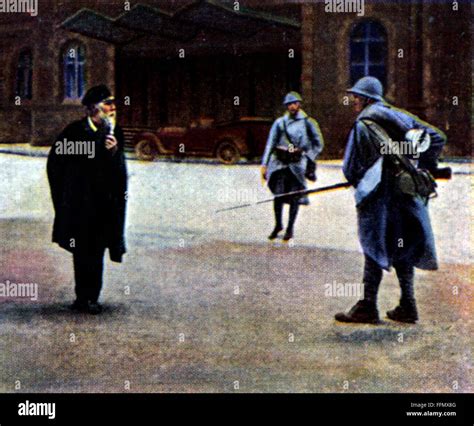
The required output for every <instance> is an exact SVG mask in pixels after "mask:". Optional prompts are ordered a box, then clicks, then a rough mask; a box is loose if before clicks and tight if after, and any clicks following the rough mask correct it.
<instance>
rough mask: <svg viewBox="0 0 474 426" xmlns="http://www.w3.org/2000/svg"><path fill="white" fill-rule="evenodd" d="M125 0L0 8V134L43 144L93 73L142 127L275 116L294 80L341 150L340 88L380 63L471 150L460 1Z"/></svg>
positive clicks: (401, 95) (391, 94)
mask: <svg viewBox="0 0 474 426" xmlns="http://www.w3.org/2000/svg"><path fill="white" fill-rule="evenodd" d="M127 3H128V2H124V1H116V0H107V1H98V0H80V1H61V0H56V1H44V2H42V1H41V0H40V1H39V13H38V15H37V16H28V15H26V14H0V51H1V56H0V142H2V143H5V142H16V143H22V142H28V143H32V144H51V143H52V142H53V141H54V136H55V135H56V134H57V133H58V131H59V130H60V129H61V128H62V127H63V126H64V125H65V124H66V123H68V122H69V121H71V120H73V119H76V118H78V117H80V116H81V115H82V114H83V108H82V106H81V105H80V96H79V95H81V94H82V93H81V92H82V91H84V90H85V89H86V88H87V87H90V86H92V85H95V84H99V83H105V84H107V85H109V86H110V87H111V88H112V89H113V90H115V91H116V94H117V98H118V104H119V105H118V106H119V111H120V115H121V121H122V122H123V124H124V125H125V126H135V127H143V128H157V127H159V126H163V125H181V126H182V125H187V124H189V122H190V121H191V120H193V119H195V118H197V117H201V116H206V117H212V118H215V119H216V120H218V121H222V120H231V119H237V118H239V117H242V116H248V115H256V116H266V117H275V116H277V115H279V114H280V113H281V111H282V106H281V99H282V96H283V95H284V93H285V92H286V91H287V90H300V91H301V92H302V94H303V97H304V100H305V109H306V110H307V111H308V112H309V113H311V114H313V115H314V116H315V117H316V118H317V119H318V121H319V122H320V124H321V127H322V130H323V132H324V135H325V138H326V142H327V144H326V150H325V154H324V155H325V156H326V157H332V158H336V157H340V156H341V155H342V152H343V150H344V145H345V138H346V135H347V132H348V131H349V129H350V126H351V123H352V121H353V118H354V113H353V112H352V110H351V108H350V106H349V105H347V102H346V101H347V99H346V98H345V89H346V88H347V87H348V86H350V84H351V82H352V81H353V79H354V78H355V77H357V76H359V75H363V74H366V73H377V75H379V76H380V77H381V79H382V80H384V81H385V82H386V87H387V90H386V98H387V100H388V101H390V102H393V103H395V104H396V105H397V106H400V107H403V108H407V109H409V110H410V111H412V112H414V113H416V114H418V115H420V116H421V117H422V118H424V119H427V120H428V121H430V122H432V123H433V124H435V125H437V126H438V127H440V128H441V129H442V130H444V131H446V133H447V134H448V137H449V145H448V147H447V149H446V155H449V156H467V155H470V154H471V120H472V118H471V111H472V110H471V108H472V107H471V94H472V75H471V30H470V17H471V4H470V2H468V1H464V2H463V1H459V2H455V1H454V2H451V1H448V0H446V1H436V0H434V1H429V2H425V1H421V0H411V1H408V0H405V1H401V0H400V1H395V0H393V1H385V2H381V1H377V0H376V1H369V0H366V1H365V2H364V14H363V16H358V14H357V13H354V12H339V13H338V12H328V11H327V9H326V4H325V2H324V1H311V2H306V1H293V2H288V1H286V2H285V1H280V0H259V1H256V0H247V1H240V2H238V6H240V7H242V8H243V9H242V10H239V11H238V12H235V11H233V10H232V9H233V7H235V4H236V2H221V3H217V2H216V1H204V2H202V1H201V2H195V1H172V0H168V1H153V0H149V1H146V0H144V1H140V4H135V3H137V2H132V3H133V4H130V3H129V4H128V6H125V4H127ZM221 4H222V5H223V7H221V6H220V5H221ZM150 7H152V8H153V9H149V8H150ZM84 8H87V9H88V10H89V12H86V13H82V12H83V9H84ZM147 8H148V9H147ZM128 9H131V10H132V12H129V13H128V14H127V11H128ZM81 13H82V14H81ZM241 15H243V16H241ZM141 27H143V28H146V29H147V31H145V32H142V31H141V29H140V28H141ZM180 49H184V52H185V56H184V57H180V56H179V54H180ZM70 52H72V53H73V56H75V57H73V58H68V54H69V53H70ZM81 79H83V81H84V82H83V83H81V81H82V80H81ZM236 97H237V102H236Z"/></svg>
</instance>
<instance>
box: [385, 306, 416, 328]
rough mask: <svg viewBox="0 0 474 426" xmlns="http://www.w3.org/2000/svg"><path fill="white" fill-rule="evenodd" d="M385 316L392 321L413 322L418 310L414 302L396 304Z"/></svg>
mask: <svg viewBox="0 0 474 426" xmlns="http://www.w3.org/2000/svg"><path fill="white" fill-rule="evenodd" d="M387 317H388V318H390V319H391V320H392V321H398V322H407V323H409V324H415V323H416V322H417V321H418V312H417V310H416V305H415V304H410V305H407V306H405V305H398V306H397V307H396V308H395V309H392V310H391V311H387Z"/></svg>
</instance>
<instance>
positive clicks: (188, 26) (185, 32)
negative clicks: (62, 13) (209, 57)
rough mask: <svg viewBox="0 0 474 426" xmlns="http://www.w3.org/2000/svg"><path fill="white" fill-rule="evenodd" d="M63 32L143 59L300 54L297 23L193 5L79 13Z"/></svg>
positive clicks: (250, 12)
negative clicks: (181, 51) (184, 55)
mask: <svg viewBox="0 0 474 426" xmlns="http://www.w3.org/2000/svg"><path fill="white" fill-rule="evenodd" d="M61 27H62V28H64V29H66V30H68V31H71V32H75V33H79V34H82V35H85V36H87V37H91V38H94V39H98V40H102V41H105V42H108V43H112V44H114V45H117V46H118V47H121V50H122V54H125V55H126V54H127V53H128V54H133V55H143V56H155V57H156V56H169V55H176V52H177V49H182V48H183V49H185V50H186V52H187V53H190V54H210V53H213V52H218V53H234V54H237V53H256V52H259V51H265V52H269V51H279V52H281V51H282V49H289V48H293V49H294V50H295V51H299V50H300V23H299V22H297V21H295V20H293V19H288V18H284V17H280V16H275V15H271V14H268V13H263V12H259V11H255V10H250V9H244V8H240V10H238V11H237V10H234V8H233V7H231V6H227V5H223V4H221V3H219V2H216V1H213V0H205V1H197V2H195V3H191V4H189V5H187V6H184V7H182V8H180V9H178V10H177V11H176V12H175V13H169V12H165V11H162V10H160V9H157V8H154V7H151V6H146V5H143V4H137V5H135V6H134V7H133V8H132V9H131V10H130V11H127V12H125V13H123V14H121V15H120V16H118V17H116V18H111V17H108V16H104V15H102V14H99V13H97V12H95V11H92V10H89V9H81V10H80V11H79V12H77V13H76V14H74V15H73V16H71V17H69V18H68V19H66V20H65V21H64V22H63V23H62V24H61Z"/></svg>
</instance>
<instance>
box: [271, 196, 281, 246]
mask: <svg viewBox="0 0 474 426" xmlns="http://www.w3.org/2000/svg"><path fill="white" fill-rule="evenodd" d="M273 211H274V213H275V228H273V231H272V233H271V234H270V235H269V236H268V239H269V240H274V239H275V238H276V237H278V234H279V233H280V231H283V225H282V224H281V223H282V216H283V202H282V201H281V200H275V201H274V202H273Z"/></svg>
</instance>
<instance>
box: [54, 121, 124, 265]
mask: <svg viewBox="0 0 474 426" xmlns="http://www.w3.org/2000/svg"><path fill="white" fill-rule="evenodd" d="M114 135H115V137H116V139H117V142H118V149H117V151H116V152H115V153H114V154H113V153H112V152H111V151H109V150H107V149H106V148H105V136H106V129H103V130H101V129H95V130H94V129H93V127H91V125H90V122H89V121H88V119H87V118H84V119H82V120H79V121H75V122H73V123H71V124H70V125H68V126H67V127H66V128H65V129H64V130H63V132H62V133H61V134H60V135H59V136H58V137H57V139H56V141H55V143H54V144H53V146H52V148H51V150H50V153H49V157H48V163H47V173H48V179H49V184H50V188H51V197H52V200H53V205H54V210H55V218H54V225H53V242H55V243H57V244H59V246H60V247H62V248H64V249H65V250H68V251H70V252H72V253H73V252H75V251H76V250H81V249H83V250H85V251H87V250H91V249H93V248H94V247H101V246H102V247H106V248H108V249H109V253H110V258H111V260H113V261H115V262H121V260H122V255H123V254H124V253H125V251H126V248H125V238H124V226H125V209H126V202H127V170H126V164H125V156H124V151H123V148H124V137H123V132H122V130H121V128H120V127H119V126H117V127H116V128H115V132H114ZM65 141H67V142H71V141H72V142H77V141H79V142H82V143H83V142H89V143H93V144H94V150H93V151H94V155H93V156H91V155H90V152H89V154H87V153H80V152H79V148H78V149H77V150H76V151H75V153H74V154H72V153H71V152H72V151H69V153H68V152H67V151H66V149H64V148H65V147H67V146H71V145H70V144H69V145H65V144H64V142H65ZM59 143H63V145H62V146H60V145H59ZM78 146H79V145H78ZM89 157H92V158H89Z"/></svg>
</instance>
